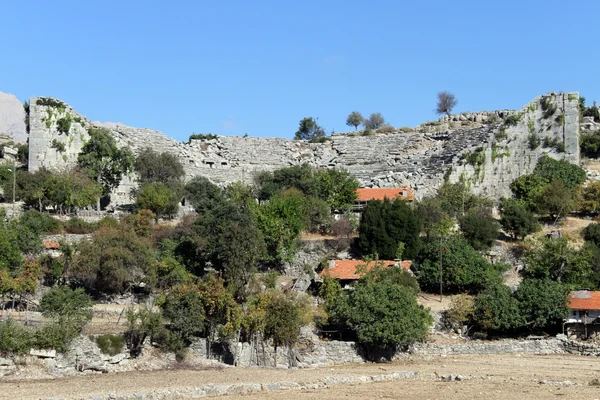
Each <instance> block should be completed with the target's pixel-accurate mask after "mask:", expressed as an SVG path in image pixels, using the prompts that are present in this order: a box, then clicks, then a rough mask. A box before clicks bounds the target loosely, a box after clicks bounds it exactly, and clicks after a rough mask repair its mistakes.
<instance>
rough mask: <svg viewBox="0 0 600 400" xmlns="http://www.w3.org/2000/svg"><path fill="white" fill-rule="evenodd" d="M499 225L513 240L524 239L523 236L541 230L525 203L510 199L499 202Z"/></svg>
mask: <svg viewBox="0 0 600 400" xmlns="http://www.w3.org/2000/svg"><path fill="white" fill-rule="evenodd" d="M500 225H502V229H504V231H505V232H506V233H508V234H509V235H511V236H512V238H513V239H519V238H521V239H525V236H527V235H529V234H531V233H534V232H537V231H539V230H540V229H541V226H540V223H539V222H538V220H537V218H536V217H535V215H533V213H532V212H531V211H529V209H528V208H527V206H526V204H525V202H523V201H520V200H516V199H512V198H509V199H502V200H501V201H500Z"/></svg>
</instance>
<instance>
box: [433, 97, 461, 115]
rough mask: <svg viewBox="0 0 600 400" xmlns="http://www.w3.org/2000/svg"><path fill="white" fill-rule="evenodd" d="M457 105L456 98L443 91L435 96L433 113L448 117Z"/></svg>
mask: <svg viewBox="0 0 600 400" xmlns="http://www.w3.org/2000/svg"><path fill="white" fill-rule="evenodd" d="M457 104H458V100H456V96H454V94H452V93H450V92H448V91H443V92H439V93H438V94H437V103H436V109H435V112H436V113H438V114H446V115H448V116H450V113H451V112H452V110H453V109H454V107H456V105H457Z"/></svg>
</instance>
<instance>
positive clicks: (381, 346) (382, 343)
mask: <svg viewBox="0 0 600 400" xmlns="http://www.w3.org/2000/svg"><path fill="white" fill-rule="evenodd" d="M345 314H346V315H345V318H346V323H347V325H348V327H350V328H351V329H352V330H354V331H355V332H356V335H357V338H358V342H359V343H360V344H361V345H363V346H365V348H366V349H367V353H368V356H369V358H376V357H377V356H378V355H379V354H383V355H384V356H385V357H387V358H391V355H393V354H394V352H395V351H396V350H397V349H399V348H406V347H408V346H409V345H411V344H413V343H414V342H417V341H422V340H425V338H426V337H427V333H428V330H429V325H431V323H432V322H433V321H432V318H431V316H430V314H429V312H428V310H427V309H425V308H424V307H423V306H421V305H419V304H418V303H417V299H416V295H415V293H414V291H413V289H411V288H409V287H407V286H403V285H400V284H397V283H394V282H393V281H391V280H381V281H379V280H372V279H366V280H364V281H362V282H359V283H358V284H357V285H356V287H355V290H353V291H352V292H351V293H350V294H349V296H348V297H347V306H346V310H345Z"/></svg>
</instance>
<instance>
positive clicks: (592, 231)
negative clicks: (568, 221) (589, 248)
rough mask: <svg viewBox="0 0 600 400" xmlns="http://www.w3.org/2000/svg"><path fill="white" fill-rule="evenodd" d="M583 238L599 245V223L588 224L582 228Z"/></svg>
mask: <svg viewBox="0 0 600 400" xmlns="http://www.w3.org/2000/svg"><path fill="white" fill-rule="evenodd" d="M583 238H584V239H585V240H586V241H588V242H592V243H594V244H595V245H596V246H599V247H600V224H598V223H593V224H589V225H588V226H586V227H585V228H584V229H583Z"/></svg>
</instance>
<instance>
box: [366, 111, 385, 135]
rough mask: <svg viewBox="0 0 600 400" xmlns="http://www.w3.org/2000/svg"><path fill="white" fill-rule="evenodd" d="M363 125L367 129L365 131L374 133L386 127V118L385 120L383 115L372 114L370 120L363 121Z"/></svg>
mask: <svg viewBox="0 0 600 400" xmlns="http://www.w3.org/2000/svg"><path fill="white" fill-rule="evenodd" d="M363 125H364V127H365V130H373V131H374V130H377V129H378V128H381V127H382V126H383V125H385V118H383V115H381V113H378V112H377V113H372V114H371V115H369V118H366V119H364V120H363Z"/></svg>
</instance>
